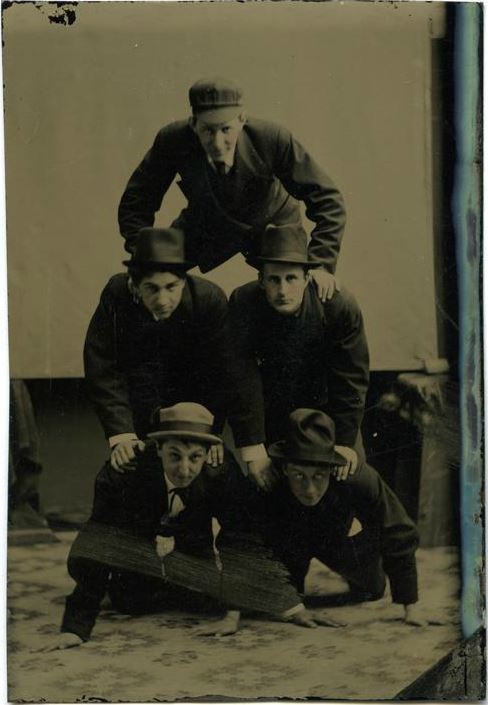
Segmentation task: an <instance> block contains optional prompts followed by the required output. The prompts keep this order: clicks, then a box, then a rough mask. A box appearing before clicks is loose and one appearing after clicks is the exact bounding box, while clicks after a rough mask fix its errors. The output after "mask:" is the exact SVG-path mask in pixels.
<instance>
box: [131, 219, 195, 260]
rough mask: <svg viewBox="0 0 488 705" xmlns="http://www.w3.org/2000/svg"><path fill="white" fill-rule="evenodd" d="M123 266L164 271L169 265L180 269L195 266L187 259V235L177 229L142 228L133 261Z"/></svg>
mask: <svg viewBox="0 0 488 705" xmlns="http://www.w3.org/2000/svg"><path fill="white" fill-rule="evenodd" d="M122 264H125V265H126V266H127V267H140V268H154V269H163V270H164V268H165V267H167V266H168V265H171V266H172V267H177V268H178V269H191V267H194V266H195V265H194V263H193V262H187V261H186V259H185V235H184V233H183V231H182V230H178V229H177V228H141V230H139V233H138V235H137V240H136V247H135V250H134V253H133V255H132V259H129V260H124V261H123V262H122Z"/></svg>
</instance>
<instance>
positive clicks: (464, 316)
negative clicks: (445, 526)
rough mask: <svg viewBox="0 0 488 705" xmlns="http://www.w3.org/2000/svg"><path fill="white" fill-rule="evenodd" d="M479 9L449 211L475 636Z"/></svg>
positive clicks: (467, 628)
mask: <svg viewBox="0 0 488 705" xmlns="http://www.w3.org/2000/svg"><path fill="white" fill-rule="evenodd" d="M481 31H482V8H481V6H480V5H478V4H476V3H471V2H467V3H459V4H457V5H456V23H455V37H454V42H455V43H454V61H455V65H454V80H455V88H454V91H455V116H454V120H455V134H456V151H457V155H456V166H455V175H454V193H453V198H452V215H453V223H454V229H455V234H456V256H457V264H458V272H459V275H458V277H459V281H458V284H459V319H460V321H459V325H460V336H459V370H460V408H461V442H462V447H461V546H462V563H461V565H462V573H463V589H462V603H461V608H462V628H463V634H464V636H465V637H468V636H471V634H473V633H474V632H475V631H476V630H477V629H478V627H480V626H481V625H482V624H483V622H484V614H483V600H484V597H483V586H482V579H483V574H482V571H483V525H482V492H483V451H482V439H483V434H482V423H483V400H482V332H481V325H482V317H481V135H482V128H481V102H480V101H481V94H480V73H481V67H480V58H479V51H480V41H481Z"/></svg>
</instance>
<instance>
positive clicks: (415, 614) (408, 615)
mask: <svg viewBox="0 0 488 705" xmlns="http://www.w3.org/2000/svg"><path fill="white" fill-rule="evenodd" d="M403 607H404V621H405V624H411V625H412V626H413V627H427V626H428V625H429V624H431V625H436V626H440V625H442V624H445V620H443V619H440V618H438V617H432V616H428V615H427V614H426V613H425V612H424V611H423V610H422V607H421V606H420V605H419V604H418V603H414V604H412V605H404V606H403Z"/></svg>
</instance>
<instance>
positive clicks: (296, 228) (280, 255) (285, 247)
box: [246, 223, 321, 268]
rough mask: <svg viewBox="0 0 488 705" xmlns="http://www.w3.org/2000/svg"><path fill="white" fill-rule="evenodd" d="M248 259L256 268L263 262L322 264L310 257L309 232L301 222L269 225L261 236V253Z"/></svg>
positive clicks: (308, 265) (307, 265) (305, 264)
mask: <svg viewBox="0 0 488 705" xmlns="http://www.w3.org/2000/svg"><path fill="white" fill-rule="evenodd" d="M246 261H247V263H248V264H250V265H251V266H252V267H255V268H259V266H260V265H261V264H262V263H263V262H278V263H283V264H302V265H304V266H306V267H319V266H320V264H321V263H320V262H317V261H314V260H310V259H309V257H308V252H307V234H306V232H305V230H304V228H303V226H302V224H301V223H289V224H287V225H272V224H270V225H267V226H266V229H265V231H264V233H263V234H262V236H261V247H260V250H259V254H258V255H255V256H253V257H249V258H248V259H247V260H246Z"/></svg>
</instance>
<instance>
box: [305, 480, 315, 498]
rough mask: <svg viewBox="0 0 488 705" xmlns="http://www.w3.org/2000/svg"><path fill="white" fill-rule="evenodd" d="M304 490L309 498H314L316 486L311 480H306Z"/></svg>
mask: <svg viewBox="0 0 488 705" xmlns="http://www.w3.org/2000/svg"><path fill="white" fill-rule="evenodd" d="M302 492H303V495H304V496H305V497H307V499H313V498H314V496H315V488H314V486H313V483H312V482H310V481H305V482H304V483H303V485H302Z"/></svg>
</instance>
